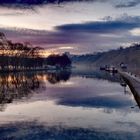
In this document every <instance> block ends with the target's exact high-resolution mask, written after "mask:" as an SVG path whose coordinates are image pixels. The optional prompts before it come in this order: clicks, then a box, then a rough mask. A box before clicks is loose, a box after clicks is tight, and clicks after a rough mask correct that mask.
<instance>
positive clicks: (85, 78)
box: [0, 71, 140, 140]
mask: <svg viewBox="0 0 140 140" xmlns="http://www.w3.org/2000/svg"><path fill="white" fill-rule="evenodd" d="M139 137H140V110H139V107H138V106H137V103H136V101H135V100H134V98H133V94H132V93H131V91H130V90H129V87H126V88H124V87H122V86H121V85H120V83H119V76H113V75H110V74H108V73H103V72H98V71H73V72H70V71H65V72H57V73H56V72H53V71H51V72H36V73H16V74H1V75H0V140H93V139H94V140H96V139H97V140H104V139H106V140H109V139H111V140H112V139H113V140H116V139H117V140H119V139H121V140H125V139H134V140H135V139H139Z"/></svg>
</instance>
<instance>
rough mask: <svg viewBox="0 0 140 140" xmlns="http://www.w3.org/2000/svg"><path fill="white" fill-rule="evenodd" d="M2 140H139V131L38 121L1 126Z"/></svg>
mask: <svg viewBox="0 0 140 140" xmlns="http://www.w3.org/2000/svg"><path fill="white" fill-rule="evenodd" d="M0 133H1V139H3V140H10V139H14V140H20V139H28V138H30V140H38V139H40V140H46V139H54V140H57V139H83V140H91V139H95V140H97V139H98V140H103V139H104V140H108V139H114V140H115V139H119V140H126V139H128V138H134V139H139V137H140V135H139V129H137V131H135V132H133V131H132V132H128V130H126V132H124V131H119V130H118V131H108V130H106V129H99V128H98V129H97V128H96V129H95V128H80V127H68V126H63V125H58V126H45V125H43V124H41V123H38V122H36V121H31V122H14V123H11V124H6V125H2V126H0Z"/></svg>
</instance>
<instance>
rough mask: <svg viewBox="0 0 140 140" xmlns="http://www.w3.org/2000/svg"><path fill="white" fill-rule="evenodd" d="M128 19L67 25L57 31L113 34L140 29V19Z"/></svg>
mask: <svg viewBox="0 0 140 140" xmlns="http://www.w3.org/2000/svg"><path fill="white" fill-rule="evenodd" d="M127 19H128V20H126V21H125V20H124V19H118V20H112V21H99V22H87V23H83V24H67V25H61V26H58V27H56V29H57V30H59V31H66V32H67V31H68V32H93V33H112V32H116V31H120V30H123V31H124V30H130V29H133V28H136V27H140V24H139V23H140V17H135V18H132V17H127ZM131 21H132V22H131Z"/></svg>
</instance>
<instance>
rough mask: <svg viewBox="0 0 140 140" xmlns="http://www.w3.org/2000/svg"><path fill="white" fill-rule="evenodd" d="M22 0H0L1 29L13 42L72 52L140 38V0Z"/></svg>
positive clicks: (113, 46) (92, 50)
mask: <svg viewBox="0 0 140 140" xmlns="http://www.w3.org/2000/svg"><path fill="white" fill-rule="evenodd" d="M21 1H24V2H23V3H22V4H21V3H20V2H21ZM21 1H16V0H12V1H11V3H9V1H8V0H6V1H5V3H4V4H3V3H2V2H1V1H0V32H3V33H5V35H6V37H7V38H8V39H9V40H12V41H13V42H30V43H31V44H33V45H34V46H41V47H44V48H45V49H46V50H47V51H48V52H50V53H54V52H58V53H59V52H66V51H69V52H70V53H74V54H84V53H95V52H99V51H107V50H110V49H117V48H119V47H120V46H124V47H128V46H129V45H130V44H132V43H137V42H140V0H84V1H82V0H81V1H76V0H63V2H60V3H59V2H58V1H55V2H54V1H51V0H50V2H47V3H46V1H45V0H42V1H43V2H42V1H41V3H34V0H32V3H29V1H28V2H27V1H25V0H21ZM30 1H31V0H30Z"/></svg>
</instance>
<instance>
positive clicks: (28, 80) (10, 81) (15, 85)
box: [0, 71, 71, 111]
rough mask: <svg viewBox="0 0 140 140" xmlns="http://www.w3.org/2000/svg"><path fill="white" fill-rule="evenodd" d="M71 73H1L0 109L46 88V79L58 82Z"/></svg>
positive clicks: (65, 79) (52, 82)
mask: <svg viewBox="0 0 140 140" xmlns="http://www.w3.org/2000/svg"><path fill="white" fill-rule="evenodd" d="M70 74H71V72H70V71H61V72H47V73H46V72H26V73H25V72H19V73H9V74H7V73H3V74H0V111H3V110H4V108H5V104H7V103H12V102H13V101H18V100H22V99H24V98H26V99H29V98H30V97H31V96H32V94H34V93H40V91H42V90H45V89H46V83H45V82H46V80H47V81H49V82H50V83H51V84H56V83H59V82H61V81H67V80H68V79H69V78H70ZM26 99H25V100H26Z"/></svg>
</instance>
